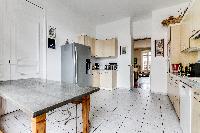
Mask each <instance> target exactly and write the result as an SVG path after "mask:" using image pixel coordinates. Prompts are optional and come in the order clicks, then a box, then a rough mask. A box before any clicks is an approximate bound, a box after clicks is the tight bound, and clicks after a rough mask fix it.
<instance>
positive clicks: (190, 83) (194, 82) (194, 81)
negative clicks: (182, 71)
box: [170, 73, 200, 89]
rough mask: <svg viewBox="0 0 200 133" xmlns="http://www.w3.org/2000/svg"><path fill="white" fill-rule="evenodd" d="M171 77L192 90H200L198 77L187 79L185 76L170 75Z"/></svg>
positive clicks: (199, 78)
mask: <svg viewBox="0 0 200 133" xmlns="http://www.w3.org/2000/svg"><path fill="white" fill-rule="evenodd" d="M170 75H171V76H172V77H176V78H178V79H179V80H180V82H183V83H185V84H187V85H188V86H190V87H191V88H194V89H200V77H187V76H180V75H177V74H173V73H170Z"/></svg>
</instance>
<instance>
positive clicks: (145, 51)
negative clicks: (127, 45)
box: [133, 38, 151, 91]
mask: <svg viewBox="0 0 200 133" xmlns="http://www.w3.org/2000/svg"><path fill="white" fill-rule="evenodd" d="M133 49H134V50H133V51H134V52H133V56H134V86H135V88H142V89H145V90H149V91H150V78H149V77H150V68H151V38H145V39H137V40H134V48H133Z"/></svg>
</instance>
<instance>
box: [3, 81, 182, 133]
mask: <svg viewBox="0 0 200 133" xmlns="http://www.w3.org/2000/svg"><path fill="white" fill-rule="evenodd" d="M145 80H146V81H145ZM145 84H146V85H145ZM140 86H141V87H140V88H136V89H134V90H122V89H118V90H114V91H112V92H111V91H105V90H101V91H99V92H97V93H95V94H93V95H92V96H91V113H90V122H91V128H90V133H182V131H181V129H180V125H179V121H178V119H177V117H176V114H175V112H174V109H173V108H172V105H171V104H170V102H169V99H168V97H167V96H162V95H156V94H151V93H150V92H149V88H148V87H149V85H148V79H147V78H146V79H143V80H142V81H141V82H140ZM75 110H76V108H75V106H74V105H72V104H69V105H66V106H63V107H61V108H58V109H56V110H54V111H52V112H49V113H48V114H47V133H75V132H76V131H75V130H76V122H75V115H76V113H75ZM0 120H1V121H0V122H1V123H0V128H1V129H3V131H4V132H5V133H30V132H31V127H30V118H29V117H27V116H26V115H25V114H24V113H23V112H21V111H17V112H14V113H11V114H8V115H6V116H3V117H1V119H0ZM81 131H82V122H81V105H78V132H79V133H80V132H81Z"/></svg>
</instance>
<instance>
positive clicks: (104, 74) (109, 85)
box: [100, 70, 117, 90]
mask: <svg viewBox="0 0 200 133" xmlns="http://www.w3.org/2000/svg"><path fill="white" fill-rule="evenodd" d="M116 87H117V71H115V70H101V71H100V88H101V89H105V90H113V89H115V88H116Z"/></svg>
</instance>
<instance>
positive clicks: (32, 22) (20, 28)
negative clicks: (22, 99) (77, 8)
mask: <svg viewBox="0 0 200 133" xmlns="http://www.w3.org/2000/svg"><path fill="white" fill-rule="evenodd" d="M19 7H20V8H19ZM14 8H15V9H16V10H15V13H14V14H12V15H13V23H12V24H11V25H12V26H11V27H12V28H11V29H12V30H13V31H12V33H14V34H12V35H11V36H12V42H11V79H13V80H15V79H25V78H40V76H41V75H40V74H41V72H40V63H41V61H40V58H41V51H40V50H41V45H40V44H41V38H42V36H41V35H42V33H41V32H42V9H40V8H38V7H36V6H34V5H32V4H30V3H27V2H26V1H18V3H17V6H16V7H14Z"/></svg>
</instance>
